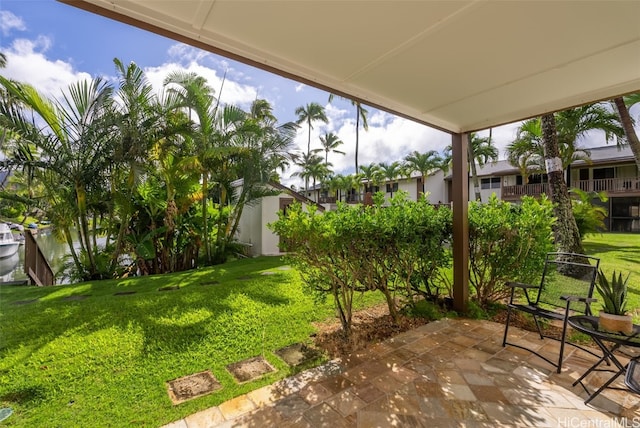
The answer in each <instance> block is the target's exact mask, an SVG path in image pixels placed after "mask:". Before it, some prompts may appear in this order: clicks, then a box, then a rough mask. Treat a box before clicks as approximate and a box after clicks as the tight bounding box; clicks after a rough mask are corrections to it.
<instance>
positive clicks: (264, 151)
mask: <svg viewBox="0 0 640 428" xmlns="http://www.w3.org/2000/svg"><path fill="white" fill-rule="evenodd" d="M248 121H249V122H250V123H252V124H253V125H255V127H254V128H251V129H249V128H247V129H246V131H247V132H243V133H241V134H239V135H238V137H239V138H238V143H239V144H241V145H242V146H243V147H245V148H246V149H247V150H245V151H244V152H243V153H242V155H241V156H239V157H238V163H237V166H236V171H237V175H238V176H239V177H240V178H242V183H243V184H242V188H241V190H240V192H239V194H238V195H237V197H236V198H235V201H234V202H235V203H234V206H233V210H232V213H231V215H230V217H231V219H232V220H231V221H230V222H229V224H228V226H227V232H226V235H225V239H226V244H228V243H229V242H231V240H233V239H234V237H235V235H236V232H237V230H238V227H239V224H240V218H241V216H242V212H243V210H244V207H245V206H246V205H250V204H252V203H254V202H255V201H256V200H258V199H259V198H261V197H263V196H270V195H272V194H273V191H272V190H271V189H270V188H269V186H267V183H268V182H269V181H271V180H274V179H275V178H276V171H277V170H278V169H280V170H284V169H286V167H287V166H288V163H289V160H290V157H289V155H288V152H289V150H290V146H291V145H292V143H293V139H294V137H295V133H296V129H297V125H295V124H294V123H291V122H289V123H285V124H282V125H278V124H277V119H276V117H275V116H274V114H273V108H272V107H271V105H270V104H269V102H268V101H266V100H261V99H258V100H255V101H254V102H253V103H252V104H251V108H250V110H249V117H248ZM226 244H225V245H226Z"/></svg>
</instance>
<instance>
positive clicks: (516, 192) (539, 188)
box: [501, 183, 551, 201]
mask: <svg viewBox="0 0 640 428" xmlns="http://www.w3.org/2000/svg"><path fill="white" fill-rule="evenodd" d="M543 193H545V194H546V195H547V196H550V195H551V193H550V191H549V185H548V184H547V183H537V184H521V185H517V186H502V192H501V194H502V199H503V200H505V201H519V200H520V199H521V198H522V197H523V196H533V197H538V196H540V195H542V194H543Z"/></svg>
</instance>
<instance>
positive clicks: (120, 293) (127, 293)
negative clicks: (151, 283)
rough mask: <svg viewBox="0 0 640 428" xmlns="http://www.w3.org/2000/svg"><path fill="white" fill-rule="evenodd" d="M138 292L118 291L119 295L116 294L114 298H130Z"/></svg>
mask: <svg viewBox="0 0 640 428" xmlns="http://www.w3.org/2000/svg"><path fill="white" fill-rule="evenodd" d="M136 293H137V291H118V292H117V293H114V294H113V295H114V296H128V295H129V294H136Z"/></svg>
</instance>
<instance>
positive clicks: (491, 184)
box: [480, 177, 500, 189]
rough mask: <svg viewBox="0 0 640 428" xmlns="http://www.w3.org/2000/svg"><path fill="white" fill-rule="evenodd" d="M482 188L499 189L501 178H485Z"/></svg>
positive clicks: (481, 183) (481, 181)
mask: <svg viewBox="0 0 640 428" xmlns="http://www.w3.org/2000/svg"><path fill="white" fill-rule="evenodd" d="M480 187H481V188H482V189H499V188H500V177H491V178H483V179H482V180H480Z"/></svg>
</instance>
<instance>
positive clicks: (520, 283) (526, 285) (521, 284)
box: [506, 281, 540, 289]
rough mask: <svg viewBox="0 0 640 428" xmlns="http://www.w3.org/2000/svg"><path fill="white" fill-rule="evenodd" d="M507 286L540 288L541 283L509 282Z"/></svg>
mask: <svg viewBox="0 0 640 428" xmlns="http://www.w3.org/2000/svg"><path fill="white" fill-rule="evenodd" d="M506 285H507V287H509V288H523V289H527V288H540V286H539V285H532V284H525V283H523V282H511V281H509V282H507V284H506Z"/></svg>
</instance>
